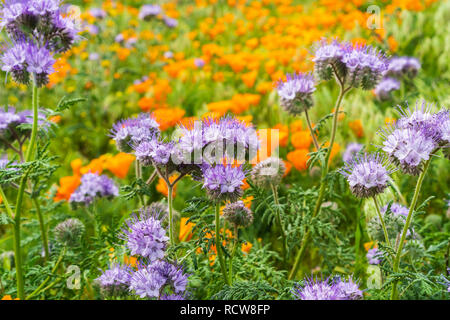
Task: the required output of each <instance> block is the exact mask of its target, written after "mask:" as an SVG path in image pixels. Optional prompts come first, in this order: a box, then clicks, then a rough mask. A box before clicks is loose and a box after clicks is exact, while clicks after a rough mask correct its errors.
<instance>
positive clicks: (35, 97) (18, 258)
mask: <svg viewBox="0 0 450 320" xmlns="http://www.w3.org/2000/svg"><path fill="white" fill-rule="evenodd" d="M38 104H39V91H38V88H37V86H36V84H35V82H33V94H32V108H33V127H32V129H31V138H30V144H29V145H28V149H27V153H26V156H25V162H29V161H30V160H31V158H32V155H33V150H34V147H35V144H36V137H37V129H38ZM27 179H28V172H26V173H25V174H24V175H23V176H22V178H21V179H20V185H19V191H18V193H17V200H16V210H15V215H14V220H15V224H14V256H15V264H16V281H17V296H18V298H19V299H20V300H23V299H24V298H25V293H24V280H23V266H22V254H21V246H20V231H21V230H20V222H21V221H20V220H21V216H22V202H23V195H24V192H25V185H26V183H27Z"/></svg>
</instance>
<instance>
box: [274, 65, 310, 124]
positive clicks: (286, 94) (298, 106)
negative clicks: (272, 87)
mask: <svg viewBox="0 0 450 320" xmlns="http://www.w3.org/2000/svg"><path fill="white" fill-rule="evenodd" d="M315 90H316V87H315V80H314V76H313V75H311V74H304V73H294V74H292V75H291V74H287V75H286V81H282V80H280V81H278V83H277V91H278V95H279V96H280V103H281V106H282V107H283V108H284V110H285V111H286V112H288V113H290V114H292V115H298V114H300V113H302V112H303V111H305V110H308V109H309V108H311V107H312V106H313V104H314V101H313V92H314V91H315Z"/></svg>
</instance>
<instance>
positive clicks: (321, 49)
mask: <svg viewBox="0 0 450 320" xmlns="http://www.w3.org/2000/svg"><path fill="white" fill-rule="evenodd" d="M314 55H315V57H314V58H313V61H314V63H315V66H314V68H315V72H316V74H317V76H318V78H319V79H320V80H330V79H331V77H332V75H333V74H335V75H336V76H337V77H338V78H339V79H340V81H342V82H345V83H347V84H348V85H350V86H352V87H355V88H358V87H362V88H363V89H365V90H370V89H373V88H374V87H375V86H376V84H377V83H378V81H379V80H380V79H381V76H382V75H383V73H384V72H385V71H386V70H387V68H388V62H387V59H386V57H385V56H384V55H383V54H382V53H380V52H379V51H377V50H376V49H374V48H373V47H371V46H361V45H355V46H353V45H352V44H351V43H340V42H338V41H337V40H333V41H332V42H331V43H329V42H328V41H326V40H322V41H321V42H319V43H318V45H317V49H316V51H315V54H314Z"/></svg>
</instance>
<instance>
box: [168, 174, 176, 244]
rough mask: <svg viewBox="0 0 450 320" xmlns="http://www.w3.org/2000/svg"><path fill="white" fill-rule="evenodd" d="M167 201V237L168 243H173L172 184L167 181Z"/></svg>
mask: <svg viewBox="0 0 450 320" xmlns="http://www.w3.org/2000/svg"><path fill="white" fill-rule="evenodd" d="M167 202H168V205H169V239H170V244H171V245H174V244H175V239H174V236H173V186H172V185H171V184H170V183H169V184H168V185H167Z"/></svg>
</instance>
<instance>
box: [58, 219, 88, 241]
mask: <svg viewBox="0 0 450 320" xmlns="http://www.w3.org/2000/svg"><path fill="white" fill-rule="evenodd" d="M84 230H85V228H84V224H83V223H82V222H81V221H80V220H78V219H67V220H65V221H63V222H61V223H59V224H58V225H57V226H56V227H55V228H54V229H53V233H54V234H55V238H56V240H57V241H58V242H60V243H62V244H64V245H67V246H76V245H78V244H79V243H80V239H81V237H82V236H83V234H84Z"/></svg>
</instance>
